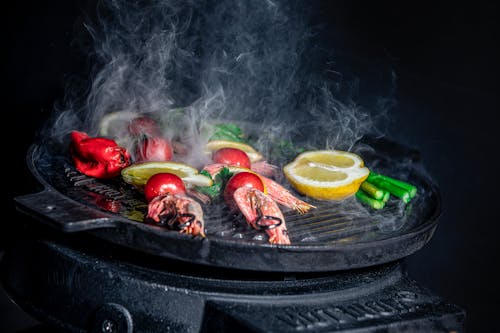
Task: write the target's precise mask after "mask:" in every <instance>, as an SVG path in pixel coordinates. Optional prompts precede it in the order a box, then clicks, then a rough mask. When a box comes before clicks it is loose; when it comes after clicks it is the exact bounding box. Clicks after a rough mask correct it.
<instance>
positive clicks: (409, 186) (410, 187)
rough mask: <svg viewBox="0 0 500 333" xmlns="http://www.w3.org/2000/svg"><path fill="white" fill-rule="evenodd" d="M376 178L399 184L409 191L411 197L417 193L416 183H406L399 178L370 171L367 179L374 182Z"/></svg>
mask: <svg viewBox="0 0 500 333" xmlns="http://www.w3.org/2000/svg"><path fill="white" fill-rule="evenodd" d="M375 179H382V180H384V181H386V182H389V183H391V184H393V185H395V186H398V187H400V188H402V189H404V190H405V191H407V192H408V194H409V195H410V198H414V197H415V195H416V194H417V187H416V186H415V185H412V184H409V183H406V182H404V181H402V180H399V179H394V178H391V177H388V176H385V175H381V174H379V173H375V172H370V174H369V175H368V178H367V179H366V180H367V181H369V182H371V183H373V180H375Z"/></svg>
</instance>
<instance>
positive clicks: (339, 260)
mask: <svg viewBox="0 0 500 333" xmlns="http://www.w3.org/2000/svg"><path fill="white" fill-rule="evenodd" d="M51 147H52V145H48V144H45V145H40V144H33V145H32V147H31V148H30V150H29V152H28V155H27V163H28V166H29V168H30V170H31V172H32V173H33V175H34V176H35V177H36V179H37V180H38V181H39V182H40V183H41V184H42V186H43V187H44V190H43V191H41V192H38V193H33V194H28V195H23V196H19V197H16V198H15V200H16V204H17V208H18V210H20V211H22V212H24V213H26V214H28V215H29V216H32V217H35V218H37V219H38V220H40V221H42V222H46V223H48V224H50V225H51V226H53V227H55V228H56V229H59V230H61V231H63V232H68V233H77V232H85V233H90V234H92V235H95V236H97V237H99V238H101V239H103V240H105V241H108V242H111V243H113V244H118V245H121V246H125V247H128V248H131V249H134V250H138V251H142V252H145V253H149V254H153V255H156V256H160V257H168V258H174V259H179V260H182V261H187V262H192V263H197V264H204V265H211V266H218V267H226V268H235V269H242V270H256V271H270V272H271V271H274V272H326V271H337V270H344V269H352V268H359V267H367V266H372V265H377V264H382V263H386V262H390V261H393V260H396V259H400V258H403V257H405V256H408V255H410V254H412V253H413V252H415V251H417V250H418V249H420V248H421V247H422V246H423V245H425V244H426V243H427V242H428V240H429V239H430V238H431V237H432V234H433V232H434V230H435V228H436V226H437V220H438V217H439V215H440V212H441V200H440V195H439V192H438V189H437V187H436V186H435V185H434V184H433V183H432V181H431V180H430V179H429V178H428V177H427V176H426V175H425V173H424V172H423V171H422V170H423V168H422V167H421V165H420V162H419V160H418V153H417V152H415V151H413V150H411V149H409V148H407V147H405V146H402V145H399V144H397V143H395V142H393V141H389V140H387V139H370V138H368V139H365V140H364V141H361V142H360V144H359V145H357V146H356V147H355V149H354V150H353V151H355V152H357V153H358V154H360V155H361V156H362V158H363V159H364V161H365V164H366V165H367V166H368V167H369V168H377V171H378V172H382V173H384V172H385V173H386V174H388V175H393V176H395V175H396V174H397V176H398V177H399V178H400V179H404V180H406V181H409V182H411V183H413V184H415V185H417V187H418V189H419V192H418V194H417V196H416V197H415V198H414V199H413V200H412V201H411V202H410V203H409V204H407V205H404V204H403V203H402V202H401V201H400V200H398V199H396V198H393V199H391V200H390V201H389V202H388V204H387V205H386V207H385V208H384V209H383V210H381V211H374V210H371V209H370V208H368V207H366V206H363V205H362V204H361V203H359V202H357V201H356V199H355V198H354V197H351V198H348V199H346V200H344V201H341V202H328V201H314V200H311V199H310V198H304V199H305V200H306V201H308V202H310V203H312V204H314V205H316V206H317V208H316V209H313V210H311V211H310V212H309V213H307V214H304V215H299V214H297V213H295V212H292V211H284V213H285V218H286V223H287V226H288V230H289V235H290V239H291V242H292V244H291V245H272V244H269V243H268V242H267V236H266V235H265V233H263V232H262V231H255V230H253V229H251V228H250V227H249V226H247V224H246V223H245V222H244V220H243V219H242V217H241V216H238V215H234V214H231V213H229V212H228V211H227V210H226V209H225V208H224V207H223V206H222V205H208V206H204V212H205V227H206V238H201V237H192V236H190V235H185V234H181V233H179V232H177V231H173V230H168V229H165V228H163V227H158V226H154V225H150V224H146V223H143V222H142V217H143V214H144V212H145V209H146V207H147V206H146V203H145V201H144V200H143V198H142V196H141V195H140V194H139V193H138V192H137V191H136V190H134V189H133V188H131V187H130V186H129V185H127V184H125V183H123V182H122V181H121V180H120V179H115V180H110V181H101V180H96V179H93V178H89V177H87V176H84V175H82V174H80V173H79V172H78V171H77V170H76V169H75V168H74V167H73V165H72V163H71V160H70V159H69V156H67V153H66V154H65V153H64V152H55V151H53V150H52V148H51Z"/></svg>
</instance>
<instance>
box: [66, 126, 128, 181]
mask: <svg viewBox="0 0 500 333" xmlns="http://www.w3.org/2000/svg"><path fill="white" fill-rule="evenodd" d="M70 153H71V156H72V158H73V162H74V163H75V167H76V168H77V169H78V171H80V172H81V173H83V174H85V175H87V176H90V177H94V178H113V177H116V176H118V175H120V171H121V170H122V169H123V168H125V167H126V166H128V165H130V154H129V153H128V151H127V150H126V149H125V148H123V147H121V146H119V145H118V144H117V143H116V142H115V141H114V140H111V139H107V138H102V137H90V136H89V135H88V134H87V133H85V132H80V131H72V132H71V143H70Z"/></svg>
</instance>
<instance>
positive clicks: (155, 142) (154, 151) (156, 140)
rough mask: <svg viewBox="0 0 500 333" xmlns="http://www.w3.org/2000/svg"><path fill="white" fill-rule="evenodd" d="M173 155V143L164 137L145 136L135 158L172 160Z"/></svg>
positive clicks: (156, 160) (159, 160) (157, 160)
mask: <svg viewBox="0 0 500 333" xmlns="http://www.w3.org/2000/svg"><path fill="white" fill-rule="evenodd" d="M172 157H173V149H172V145H171V144H170V142H168V141H167V140H166V139H164V138H162V137H153V138H145V139H144V140H141V141H139V143H138V144H137V147H136V150H135V159H136V160H137V161H138V162H146V161H155V162H161V161H170V160H171V159H172Z"/></svg>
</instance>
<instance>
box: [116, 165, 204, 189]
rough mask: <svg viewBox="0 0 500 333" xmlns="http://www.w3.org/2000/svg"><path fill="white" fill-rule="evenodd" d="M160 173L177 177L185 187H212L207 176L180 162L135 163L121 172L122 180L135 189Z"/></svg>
mask: <svg viewBox="0 0 500 333" xmlns="http://www.w3.org/2000/svg"><path fill="white" fill-rule="evenodd" d="M160 172H168V173H173V174H175V175H177V176H179V177H180V178H181V179H182V180H183V181H184V183H185V185H186V187H188V188H191V187H194V186H212V184H213V182H212V180H211V179H210V178H208V177H207V176H204V175H202V174H200V173H199V172H198V170H197V169H196V168H194V167H192V166H191V165H189V164H186V163H182V162H171V161H166V162H143V163H135V164H132V165H130V166H128V167H126V168H124V169H123V170H122V171H121V175H122V178H123V180H124V181H125V182H126V183H128V184H132V185H134V186H136V187H139V188H140V187H143V186H144V185H145V184H146V182H147V181H148V179H149V177H151V176H152V175H155V174H157V173H160Z"/></svg>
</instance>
